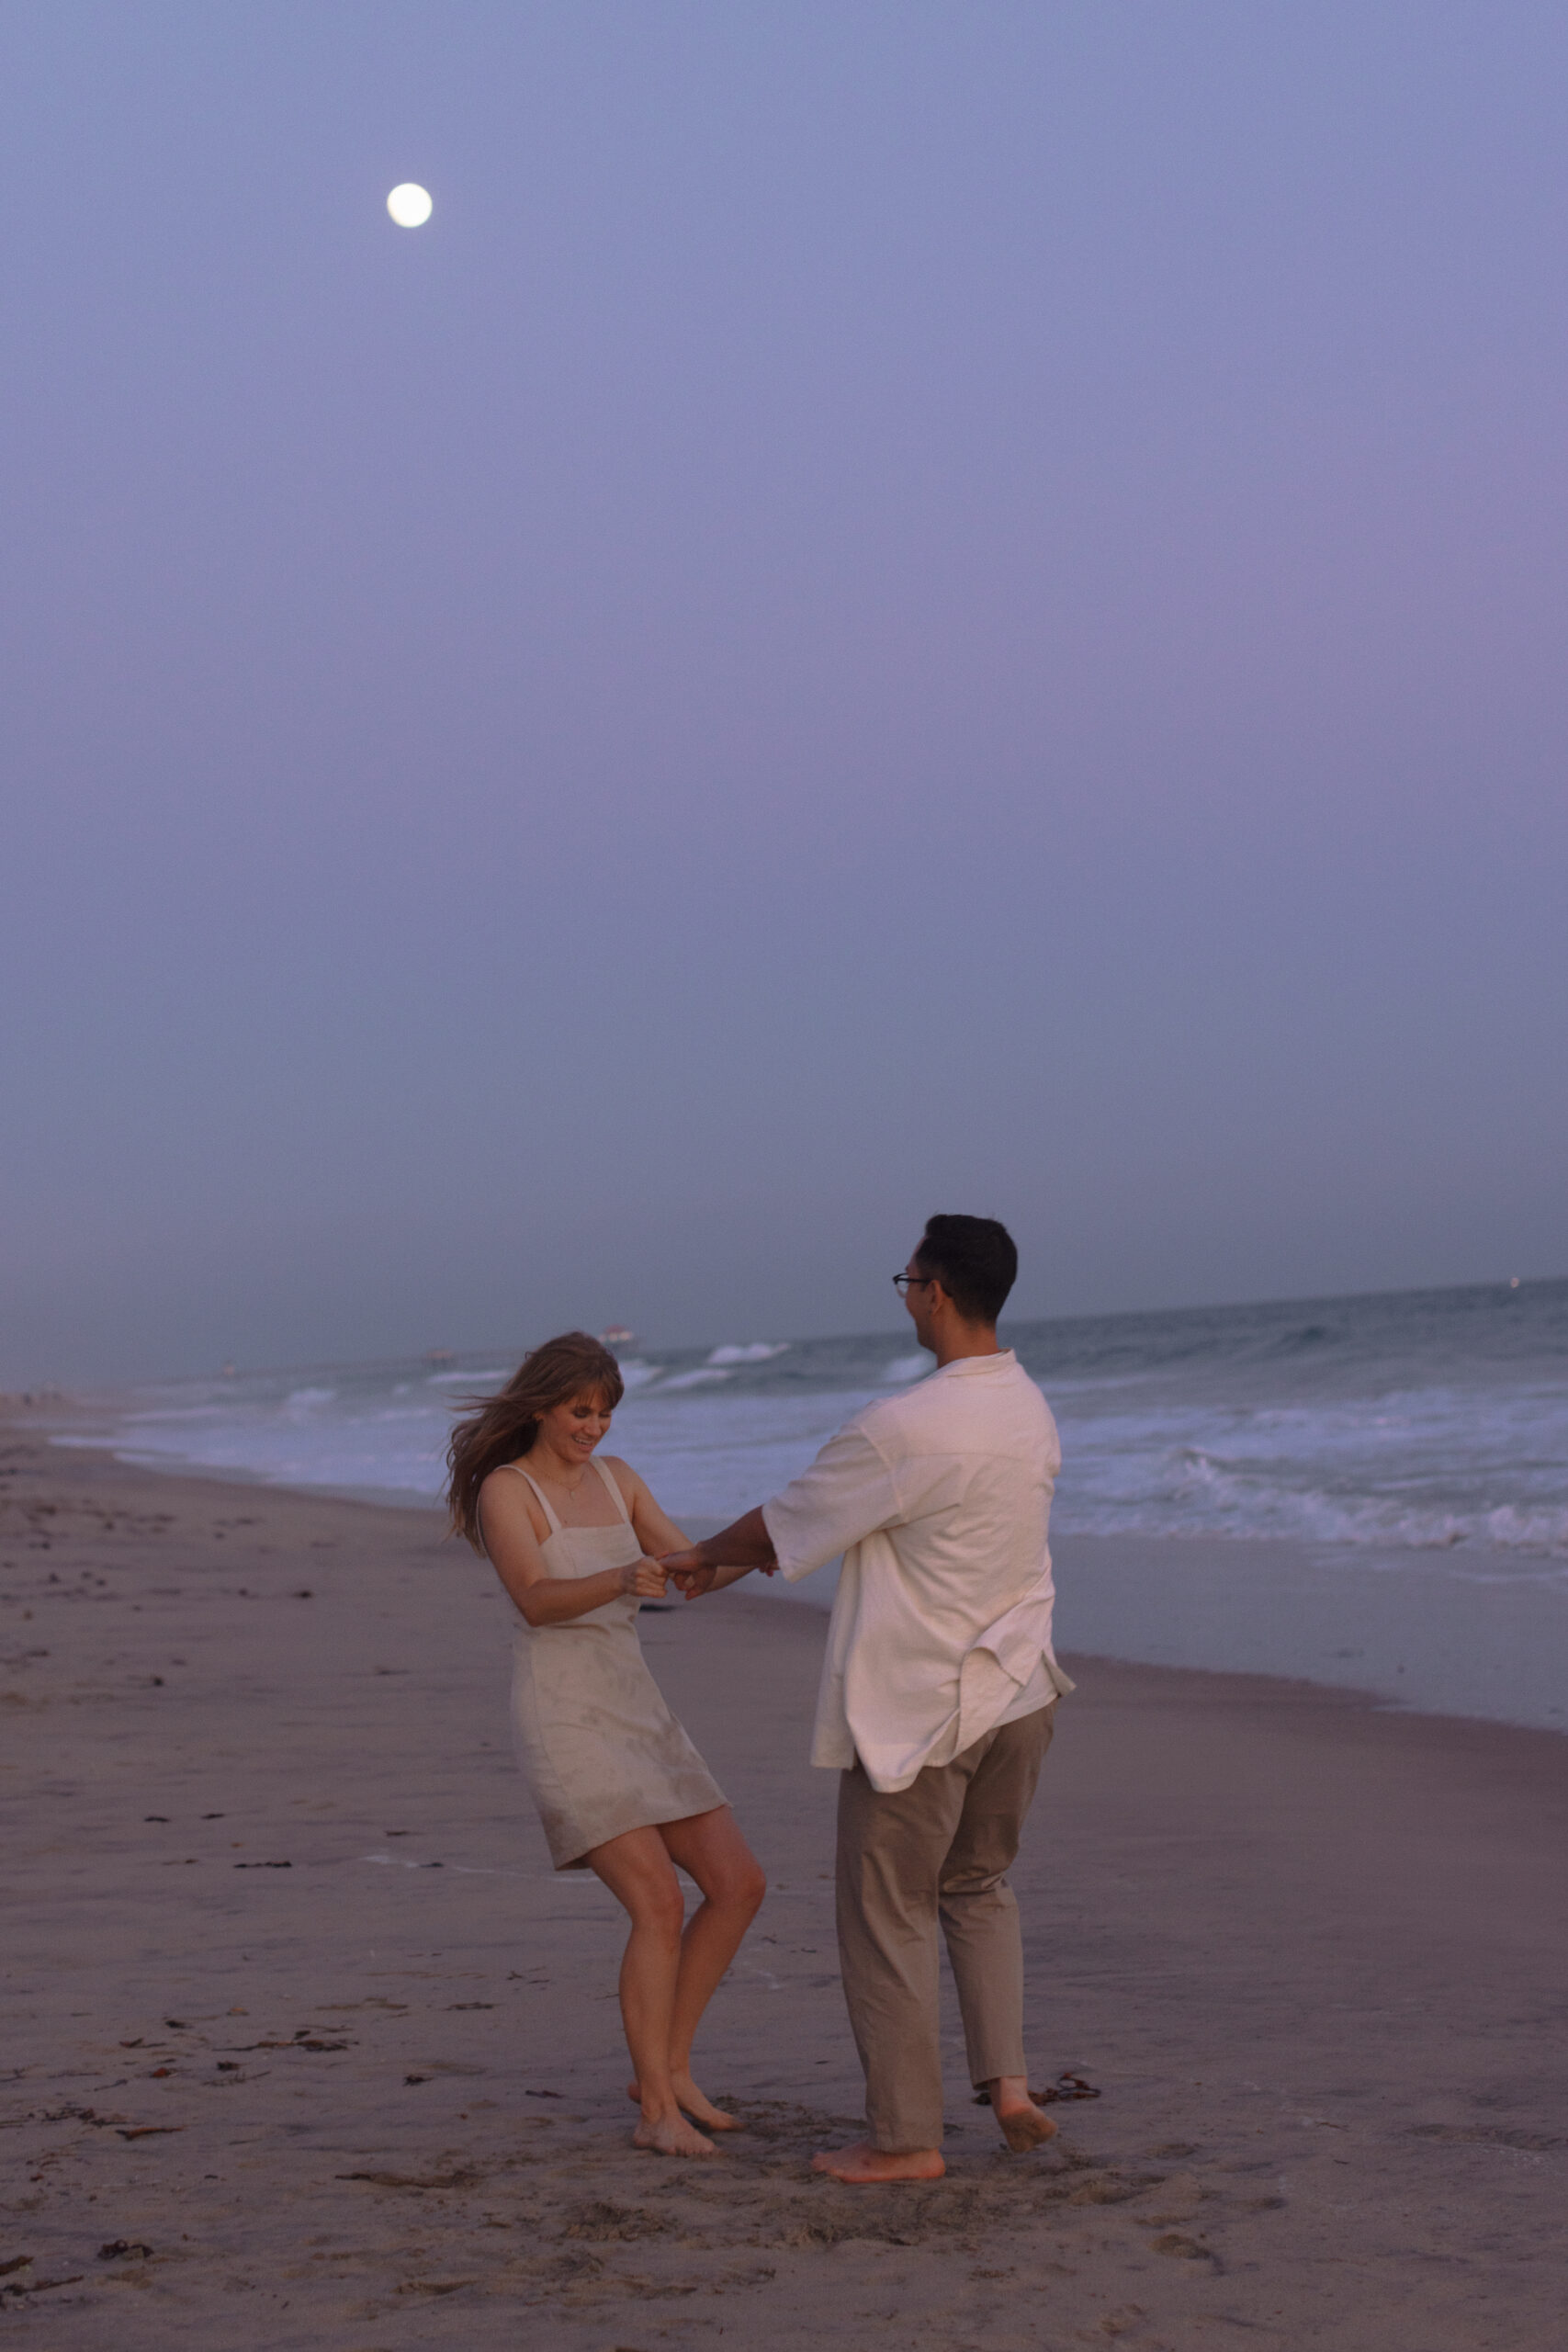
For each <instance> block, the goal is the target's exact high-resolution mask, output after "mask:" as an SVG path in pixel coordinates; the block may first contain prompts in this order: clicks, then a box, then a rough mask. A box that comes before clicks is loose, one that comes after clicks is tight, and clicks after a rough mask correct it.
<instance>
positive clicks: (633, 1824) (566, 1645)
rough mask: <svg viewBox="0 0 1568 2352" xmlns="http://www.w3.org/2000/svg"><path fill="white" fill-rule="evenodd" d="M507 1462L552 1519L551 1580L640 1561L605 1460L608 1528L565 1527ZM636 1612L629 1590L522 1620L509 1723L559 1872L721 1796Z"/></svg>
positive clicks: (545, 1550) (545, 1551)
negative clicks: (654, 1664)
mask: <svg viewBox="0 0 1568 2352" xmlns="http://www.w3.org/2000/svg"><path fill="white" fill-rule="evenodd" d="M505 1466H506V1468H507V1469H509V1470H515V1471H516V1473H517V1475H518V1476H519V1477H520V1478H527V1480H528V1484H529V1485H530V1486H531V1487H533V1489H534V1492H535V1494H536V1495H537V1496H538V1498H539V1506H540V1509H541V1510H543V1512H544V1514H545V1517H546V1519H547V1521H549V1528H550V1532H549V1534H548V1535H547V1537H546V1539H545V1541H544V1543H543V1544H541V1545H540V1547H539V1549H540V1552H541V1554H542V1555H543V1557H544V1561H545V1565H546V1566H547V1568H548V1569H549V1572H550V1574H551V1576H552V1577H563V1578H566V1577H592V1576H597V1575H598V1574H599V1572H600V1570H601V1569H603V1568H619V1567H625V1566H627V1565H628V1564H629V1563H630V1562H631V1561H633V1560H639V1559H640V1558H641V1557H642V1545H641V1544H639V1543H638V1541H637V1535H636V1532H635V1531H634V1530H633V1527H632V1523H631V1520H630V1517H629V1515H628V1513H627V1510H626V1503H625V1501H624V1500H623V1498H622V1495H621V1490H620V1488H619V1487H617V1486H616V1484H615V1479H614V1477H613V1476H611V1474H610V1472H609V1471H608V1470H607V1469H606V1468H605V1467H604V1464H603V1463H602V1462H600V1461H598V1460H597V1459H595V1460H594V1461H593V1467H594V1469H595V1470H597V1471H598V1473H599V1476H601V1477H602V1478H603V1479H604V1484H605V1486H606V1487H608V1489H609V1492H610V1496H611V1498H612V1500H613V1501H614V1503H615V1510H616V1514H617V1524H616V1525H615V1526H614V1527H563V1526H562V1525H561V1523H560V1521H559V1520H558V1518H557V1516H556V1513H555V1512H554V1510H552V1509H551V1507H550V1504H549V1500H548V1498H547V1496H546V1495H545V1494H544V1492H543V1491H542V1489H541V1488H540V1487H539V1484H538V1482H537V1480H536V1479H535V1478H533V1477H530V1476H529V1474H528V1472H527V1471H526V1470H525V1468H524V1467H523V1464H522V1463H521V1462H509V1463H507V1464H506V1465H505ZM637 1608H638V1602H637V1599H636V1597H635V1595H623V1596H620V1597H618V1598H617V1599H615V1600H607V1601H605V1602H604V1604H603V1606H602V1607H601V1608H598V1609H590V1610H587V1611H584V1613H583V1614H582V1615H581V1617H570V1618H568V1619H567V1621H566V1622H565V1623H564V1624H559V1625H530V1624H529V1623H528V1621H527V1619H526V1618H525V1617H522V1616H520V1617H519V1621H518V1626H517V1641H516V1652H515V1662H514V1666H513V1677H512V1727H513V1733H514V1735H515V1738H516V1744H517V1760H518V1762H519V1764H520V1765H521V1766H522V1768H523V1775H524V1778H525V1780H526V1781H527V1783H528V1788H529V1792H530V1794H531V1795H532V1797H533V1799H534V1803H535V1804H536V1805H537V1806H538V1808H539V1819H540V1821H541V1822H542V1823H543V1824H544V1830H545V1837H546V1838H547V1841H548V1844H549V1849H550V1860H552V1861H553V1862H554V1864H555V1866H556V1868H557V1870H558V1871H564V1870H583V1869H586V1867H587V1863H586V1860H585V1857H586V1856H587V1854H588V1852H589V1850H590V1849H591V1848H592V1847H594V1846H602V1845H604V1842H605V1840H606V1839H607V1838H618V1837H620V1836H621V1835H622V1833H623V1832H624V1831H625V1830H627V1829H642V1828H646V1827H649V1826H653V1825H657V1824H658V1823H660V1822H663V1821H684V1820H686V1819H687V1818H688V1817H689V1816H690V1815H692V1814H694V1813H711V1812H712V1811H713V1810H714V1808H715V1806H716V1805H721V1804H726V1803H727V1802H728V1800H727V1798H726V1796H725V1794H724V1792H723V1790H722V1789H721V1788H719V1787H718V1785H717V1783H716V1781H715V1780H714V1779H713V1776H712V1774H711V1773H710V1772H709V1770H708V1769H707V1766H706V1765H705V1763H704V1762H703V1759H702V1758H701V1757H700V1756H699V1755H698V1754H697V1751H696V1749H695V1748H694V1747H693V1745H692V1743H691V1741H690V1740H689V1739H688V1738H687V1736H686V1735H685V1733H684V1732H683V1731H682V1728H681V1726H680V1724H678V1723H677V1722H676V1720H675V1718H674V1716H673V1715H672V1714H671V1712H670V1709H669V1707H668V1706H667V1705H666V1704H665V1701H664V1694H663V1692H662V1691H660V1688H659V1685H658V1684H657V1682H655V1680H654V1679H653V1677H652V1675H651V1674H649V1670H648V1668H647V1666H646V1664H645V1663H644V1661H643V1655H642V1645H641V1644H640V1643H639V1642H638V1640H637Z"/></svg>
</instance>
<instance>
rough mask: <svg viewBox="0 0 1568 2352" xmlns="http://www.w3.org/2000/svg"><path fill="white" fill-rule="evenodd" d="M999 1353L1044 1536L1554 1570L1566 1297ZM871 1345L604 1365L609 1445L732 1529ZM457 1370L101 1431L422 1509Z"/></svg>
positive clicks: (1084, 1328) (1531, 1293) (462, 1385)
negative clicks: (1046, 1486)
mask: <svg viewBox="0 0 1568 2352" xmlns="http://www.w3.org/2000/svg"><path fill="white" fill-rule="evenodd" d="M1009 1336H1010V1337H1013V1338H1014V1339H1015V1344H1016V1345H1017V1346H1018V1348H1019V1350H1020V1355H1021V1361H1022V1362H1023V1363H1025V1364H1026V1365H1027V1367H1028V1368H1029V1369H1030V1370H1031V1371H1032V1373H1033V1374H1035V1376H1036V1377H1037V1378H1038V1379H1039V1380H1040V1381H1041V1385H1042V1386H1043V1388H1044V1390H1045V1393H1046V1395H1047V1396H1048V1397H1050V1398H1051V1399H1052V1401H1053V1403H1054V1405H1055V1409H1056V1413H1057V1418H1058V1421H1059V1423H1060V1426H1061V1430H1062V1441H1063V1454H1064V1464H1063V1470H1062V1476H1061V1478H1060V1481H1059V1483H1058V1487H1057V1493H1056V1501H1055V1512H1054V1522H1053V1523H1054V1525H1055V1527H1056V1528H1057V1529H1058V1530H1059V1531H1061V1532H1069V1533H1073V1532H1077V1533H1091V1534H1107V1535H1115V1534H1135V1535H1140V1536H1166V1535H1187V1536H1190V1535H1210V1536H1219V1537H1237V1538H1264V1539H1268V1538H1287V1537H1288V1538H1291V1539H1293V1540H1295V1541H1298V1542H1300V1541H1305V1542H1308V1543H1311V1544H1320V1545H1330V1546H1334V1547H1336V1548H1337V1549H1338V1550H1341V1551H1343V1552H1345V1553H1347V1554H1349V1555H1354V1554H1360V1555H1367V1556H1368V1557H1369V1558H1370V1557H1371V1555H1373V1554H1375V1553H1380V1552H1384V1551H1388V1550H1390V1549H1391V1548H1392V1549H1394V1550H1397V1551H1399V1552H1401V1553H1403V1554H1406V1555H1412V1556H1418V1557H1420V1558H1422V1559H1425V1560H1426V1561H1427V1562H1428V1563H1429V1564H1430V1566H1431V1567H1432V1570H1433V1572H1434V1573H1438V1572H1440V1573H1453V1574H1465V1573H1468V1572H1469V1570H1468V1567H1467V1566H1466V1563H1467V1561H1468V1559H1470V1558H1471V1557H1479V1556H1480V1555H1483V1554H1484V1555H1487V1556H1488V1557H1491V1558H1493V1559H1496V1558H1498V1557H1500V1556H1506V1557H1507V1558H1510V1559H1513V1560H1515V1561H1517V1563H1519V1564H1520V1570H1521V1573H1523V1572H1526V1571H1527V1570H1528V1572H1529V1573H1531V1574H1534V1573H1536V1572H1537V1569H1538V1567H1539V1570H1540V1572H1541V1573H1546V1574H1557V1573H1560V1572H1561V1571H1562V1567H1563V1564H1564V1563H1565V1562H1568V1284H1553V1285H1547V1284H1540V1285H1535V1286H1530V1285H1526V1286H1524V1287H1523V1288H1522V1289H1521V1290H1520V1291H1518V1292H1517V1293H1512V1294H1504V1293H1497V1294H1492V1293H1486V1292H1450V1293H1434V1294H1430V1295H1425V1296H1414V1297H1393V1298H1389V1299H1367V1300H1347V1301H1327V1302H1315V1303H1314V1304H1312V1305H1310V1306H1304V1307H1303V1306H1279V1307H1247V1308H1226V1309H1216V1310H1213V1311H1207V1312H1201V1313H1200V1312H1192V1313H1188V1314H1179V1315H1177V1314H1173V1315H1168V1316H1151V1317H1106V1318H1103V1319H1102V1320H1100V1321H1090V1320H1085V1321H1084V1322H1082V1323H1079V1324H1043V1325H1035V1326H1032V1327H1031V1326H1026V1327H1022V1328H1021V1330H1020V1331H1019V1332H1018V1333H1017V1334H1016V1335H1014V1334H1010V1335H1009ZM890 1346H891V1347H892V1348H893V1349H894V1350H895V1352H892V1353H890V1352H889V1350H890ZM896 1348H897V1343H896V1341H894V1340H891V1335H887V1334H884V1335H881V1336H880V1337H875V1336H874V1337H871V1338H868V1339H864V1340H796V1341H793V1342H790V1343H789V1344H788V1346H787V1348H786V1346H785V1343H784V1342H782V1341H773V1340H754V1341H749V1342H745V1343H741V1342H726V1343H725V1344H724V1345H722V1346H720V1347H716V1348H710V1349H705V1350H698V1349H688V1350H685V1351H660V1356H659V1358H658V1359H657V1360H656V1359H655V1358H654V1357H653V1356H652V1355H651V1354H650V1355H649V1356H636V1357H631V1358H628V1359H627V1360H626V1362H625V1363H623V1364H622V1367H621V1369H622V1374H623V1377H624V1378H625V1380H626V1398H625V1401H624V1403H623V1405H622V1407H621V1408H620V1409H619V1410H618V1411H617V1414H616V1416H615V1432H614V1435H613V1437H612V1439H611V1445H612V1448H613V1450H615V1452H617V1453H624V1454H625V1455H626V1457H627V1458H628V1459H629V1460H631V1461H632V1462H634V1463H635V1464H637V1468H638V1469H640V1470H641V1471H643V1472H644V1474H645V1475H646V1476H648V1477H649V1482H650V1484H651V1485H652V1486H653V1487H654V1490H655V1492H656V1493H657V1494H658V1495H659V1497H660V1501H661V1502H663V1503H664V1505H665V1506H666V1508H667V1509H669V1510H671V1511H673V1512H674V1513H675V1514H676V1516H677V1517H679V1516H680V1515H681V1514H682V1513H685V1514H688V1515H692V1516H704V1517H722V1518H726V1519H728V1518H733V1517H734V1516H735V1515H736V1514H737V1513H738V1512H739V1511H741V1510H746V1509H748V1508H749V1507H750V1505H751V1504H752V1503H754V1502H756V1501H757V1500H758V1499H759V1498H761V1497H762V1496H765V1495H767V1494H770V1493H773V1492H776V1491H777V1489H778V1488H779V1487H781V1486H783V1485H784V1483H785V1482H786V1481H787V1480H788V1479H789V1478H790V1477H792V1476H794V1475H795V1472H796V1471H798V1470H799V1469H801V1468H802V1467H804V1465H805V1464H807V1462H808V1461H809V1460H810V1459H811V1457H812V1455H813V1453H815V1452H816V1450H817V1448H818V1446H819V1445H820V1444H821V1443H822V1442H823V1440H824V1439H825V1438H826V1437H828V1436H829V1434H830V1433H831V1431H832V1430H834V1429H836V1428H838V1427H839V1426H840V1425H841V1423H842V1422H843V1421H844V1420H845V1419H847V1418H848V1416H849V1415H850V1414H851V1413H852V1412H854V1411H855V1410H856V1409H857V1408H859V1407H860V1406H862V1405H863V1404H869V1403H870V1402H872V1401H873V1400H874V1398H875V1397H878V1396H884V1397H885V1396H886V1394H887V1392H888V1390H889V1389H890V1388H897V1387H899V1386H902V1385H907V1384H908V1382H909V1381H912V1380H916V1379H919V1378H920V1377H921V1376H922V1375H923V1374H925V1373H926V1372H927V1371H928V1370H929V1369H930V1366H931V1358H930V1357H929V1356H928V1355H927V1354H925V1353H924V1352H923V1351H919V1352H917V1351H908V1352H904V1353H899V1352H897V1351H896ZM498 1352H499V1351H498ZM516 1352H517V1355H519V1356H520V1355H521V1353H522V1349H521V1347H519V1349H518V1350H517V1351H516ZM515 1360H516V1359H515V1357H514V1358H513V1361H515ZM474 1361H475V1367H476V1368H474V1369H471V1370H468V1371H464V1370H461V1369H459V1368H457V1366H446V1367H443V1369H442V1370H441V1371H439V1372H437V1373H435V1374H431V1373H430V1372H428V1371H427V1369H426V1368H425V1366H424V1365H423V1364H416V1365H411V1364H408V1363H402V1364H398V1365H383V1366H378V1365H365V1366H359V1367H355V1366H344V1367H337V1366H334V1367H333V1370H332V1372H331V1373H330V1374H327V1373H324V1372H323V1373H318V1374H310V1373H305V1372H300V1373H297V1374H293V1375H291V1376H290V1375H277V1376H272V1375H245V1374H241V1375H240V1376H238V1377H237V1378H233V1379H225V1380H217V1379H209V1380H202V1381H190V1382H185V1383H170V1384H165V1385H163V1386H162V1387H160V1388H157V1389H143V1390H142V1391H141V1392H140V1393H138V1394H134V1395H130V1396H128V1397H125V1398H124V1399H123V1402H122V1406H121V1408H120V1409H118V1411H114V1412H109V1413H107V1414H106V1418H105V1420H104V1423H103V1432H104V1434H105V1435H107V1436H109V1437H112V1438H117V1439H118V1441H119V1442H121V1443H123V1444H124V1445H126V1446H127V1447H134V1449H135V1451H136V1453H137V1455H138V1457H139V1458H141V1459H144V1460H145V1459H154V1460H159V1459H162V1460H167V1461H169V1462H170V1463H178V1462H185V1463H190V1464H197V1465H200V1466H203V1467H207V1468H210V1469H214V1470H238V1471H242V1472H244V1473H247V1474H248V1475H251V1476H257V1477H262V1478H266V1479H273V1480H277V1481H280V1482H285V1483H289V1484H297V1485H304V1486H320V1487H349V1488H353V1489H356V1490H368V1491H379V1492H382V1493H387V1494H395V1495H400V1496H404V1497H408V1498H415V1497H421V1498H434V1496H435V1495H436V1494H437V1493H438V1492H439V1490H440V1487H441V1480H442V1475H443V1471H442V1462H443V1455H444V1453H445V1449H446V1441H447V1437H448V1434H449V1431H450V1427H451V1419H452V1415H453V1413H454V1411H455V1410H457V1409H458V1408H459V1401H460V1397H461V1395H462V1393H463V1392H465V1391H467V1390H470V1389H473V1388H476V1387H483V1386H485V1385H489V1384H493V1383H495V1382H497V1381H499V1380H501V1379H502V1378H504V1377H505V1374H504V1373H503V1372H501V1371H498V1370H496V1369H495V1368H494V1367H495V1365H496V1363H497V1356H495V1355H488V1354H486V1355H477V1356H476V1358H475V1360H474ZM78 1426H79V1425H78Z"/></svg>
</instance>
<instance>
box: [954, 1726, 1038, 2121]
mask: <svg viewBox="0 0 1568 2352" xmlns="http://www.w3.org/2000/svg"><path fill="white" fill-rule="evenodd" d="M1055 1713H1056V1711H1055V1707H1042V1708H1040V1709H1039V1710H1038V1712H1037V1713H1034V1714H1032V1715H1021V1716H1020V1718H1019V1720H1018V1721H1017V1722H1016V1723H1011V1724H1001V1725H1000V1726H999V1728H998V1730H996V1731H994V1732H990V1733H988V1734H987V1736H986V1738H985V1739H983V1740H976V1743H975V1746H974V1747H972V1748H970V1749H968V1750H967V1751H966V1752H965V1754H964V1755H962V1756H957V1757H955V1758H953V1763H952V1765H951V1766H949V1768H948V1770H950V1771H953V1772H964V1773H965V1780H966V1785H965V1787H964V1802H963V1805H962V1808H961V1810H960V1812H959V1816H958V1823H957V1826H956V1829H955V1831H954V1834H953V1842H952V1845H951V1847H950V1848H949V1849H948V1853H947V1856H946V1859H945V1860H944V1861H943V1864H942V1873H941V1878H940V1881H939V1905H940V1909H941V1915H942V1932H943V1934H944V1935H945V1937H946V1939H947V1956H948V1960H949V1962H951V1964H952V1968H953V1982H954V1983H955V1985H957V1987H958V2006H959V2010H960V2012H961V2014H962V2016H963V2018H964V2045H965V2050H966V2052H967V2055H968V2060H969V2079H970V2081H971V2082H972V2083H974V2084H975V2085H976V2087H978V2086H980V2085H981V2084H982V2083H989V2082H994V2081H995V2080H996V2078H997V2077H998V2075H1021V2074H1023V2073H1024V2071H1025V2062H1024V2055H1023V1937H1022V1934H1021V1929H1020V1927H1019V1917H1018V1899H1017V1897H1016V1896H1015V1895H1014V1894H1013V1891H1012V1889H1011V1887H1010V1886H1009V1884H1008V1883H1007V1879H1006V1875H1005V1873H1006V1872H1007V1871H1009V1870H1010V1868H1011V1865H1012V1862H1013V1860H1014V1857H1015V1856H1016V1854H1017V1852H1018V1841H1019V1837H1020V1835H1021V1830H1022V1827H1023V1820H1024V1815H1026V1814H1027V1812H1028V1811H1029V1807H1030V1804H1031V1801H1032V1798H1033V1795H1034V1788H1035V1783H1036V1781H1038V1780H1039V1778H1040V1767H1041V1765H1042V1763H1043V1761H1044V1758H1045V1751H1046V1749H1047V1748H1048V1747H1050V1745H1051V1734H1052V1731H1053V1730H1054V1728H1055ZM971 1765H972V1769H969V1770H967V1771H966V1770H965V1768H967V1767H971Z"/></svg>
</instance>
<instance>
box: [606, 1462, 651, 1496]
mask: <svg viewBox="0 0 1568 2352" xmlns="http://www.w3.org/2000/svg"><path fill="white" fill-rule="evenodd" d="M599 1459H600V1461H601V1462H602V1463H603V1464H604V1467H605V1469H606V1470H607V1471H608V1472H609V1474H610V1476H611V1477H612V1478H614V1480H615V1484H616V1486H617V1487H619V1488H620V1490H621V1492H622V1494H623V1495H625V1497H626V1500H627V1502H630V1500H631V1498H632V1497H633V1496H634V1495H635V1494H636V1493H637V1489H638V1488H639V1487H641V1485H642V1480H641V1479H640V1478H639V1477H638V1476H637V1472H636V1471H635V1470H634V1469H633V1468H632V1465H631V1464H630V1463H629V1462H623V1461H622V1459H621V1457H620V1455H619V1454H618V1453H602V1454H601V1455H600V1456H599Z"/></svg>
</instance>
